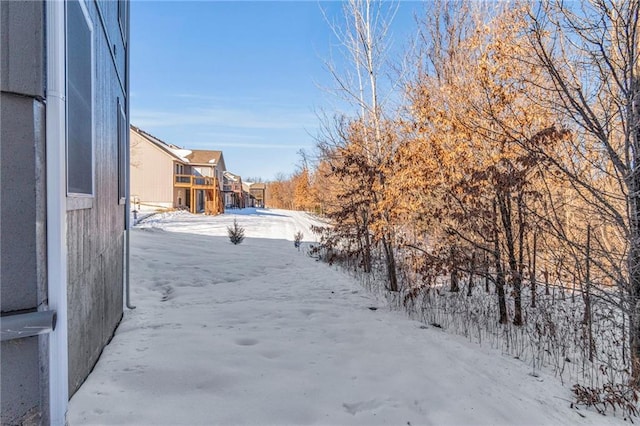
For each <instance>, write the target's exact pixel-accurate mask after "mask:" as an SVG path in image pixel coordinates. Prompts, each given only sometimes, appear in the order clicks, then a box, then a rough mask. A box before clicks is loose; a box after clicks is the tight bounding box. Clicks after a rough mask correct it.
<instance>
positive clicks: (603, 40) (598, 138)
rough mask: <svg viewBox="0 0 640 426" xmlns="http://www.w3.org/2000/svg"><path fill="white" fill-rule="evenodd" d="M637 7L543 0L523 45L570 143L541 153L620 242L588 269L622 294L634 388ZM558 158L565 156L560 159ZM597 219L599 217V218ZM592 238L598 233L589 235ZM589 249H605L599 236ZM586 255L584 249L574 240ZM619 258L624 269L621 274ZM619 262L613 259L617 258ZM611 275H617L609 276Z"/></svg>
mask: <svg viewBox="0 0 640 426" xmlns="http://www.w3.org/2000/svg"><path fill="white" fill-rule="evenodd" d="M639 14H640V2H639V1H638V0H597V1H596V0H593V1H585V2H579V3H578V2H576V3H574V2H563V1H560V0H546V1H542V2H540V3H537V4H536V5H532V6H531V9H530V10H529V23H530V28H529V31H528V33H527V35H528V40H529V42H530V45H531V47H532V49H533V57H528V58H520V59H521V60H522V61H525V62H528V63H530V64H531V65H532V66H536V67H541V68H542V69H543V70H544V71H545V73H546V76H547V80H546V81H547V82H548V83H547V84H543V85H542V86H541V87H542V88H543V89H544V90H545V91H546V92H547V93H548V96H547V97H546V98H545V99H544V102H546V104H547V106H548V107H549V108H551V109H553V110H555V111H557V112H559V113H561V114H562V115H563V116H564V118H565V120H564V123H563V124H564V125H565V126H566V127H568V128H569V129H570V130H571V131H572V133H573V137H572V138H569V139H567V140H566V144H564V145H563V146H562V148H563V152H562V153H560V152H558V151H556V152H547V151H544V150H540V149H539V148H537V147H531V149H535V150H538V152H539V154H544V155H546V158H547V159H548V160H549V161H550V162H551V163H552V164H553V166H554V167H555V168H556V169H557V170H558V171H560V172H561V173H563V174H564V175H565V176H566V177H567V178H568V179H569V181H570V182H571V184H572V186H573V187H574V190H575V191H576V192H577V193H578V194H579V195H580V197H581V198H582V199H583V200H585V202H587V203H588V204H590V205H593V206H594V209H593V210H594V212H595V213H596V215H597V216H599V217H601V218H602V220H603V222H604V223H608V224H609V225H610V226H613V227H614V228H617V231H615V232H617V233H618V234H619V235H621V236H622V237H623V239H624V240H625V244H624V245H623V246H624V247H623V248H622V250H620V249H618V250H609V251H608V253H609V259H608V260H607V259H604V261H603V262H602V263H598V262H596V261H595V260H594V261H593V265H591V266H590V268H591V269H593V270H595V269H596V268H599V269H600V270H601V271H602V273H603V274H608V275H609V276H611V277H612V278H614V277H615V282H616V283H617V285H618V286H620V288H621V289H622V290H623V294H625V295H626V298H625V300H623V301H622V304H621V306H622V307H623V308H624V309H625V311H626V313H627V315H628V317H629V323H630V333H629V345H630V349H631V361H632V362H631V364H632V374H631V384H632V385H634V386H636V387H637V386H639V385H640V79H639V78H640V64H639V57H640V18H639ZM560 154H562V155H560ZM597 216H596V217H597ZM594 231H595V230H594ZM590 237H591V238H590V244H591V245H593V246H594V247H595V246H596V245H603V246H605V245H606V244H607V242H606V239H603V238H599V235H598V232H593V234H592V235H590ZM573 244H574V246H575V247H579V248H581V250H582V251H586V249H587V247H589V246H588V245H585V242H583V241H576V240H573ZM616 253H621V254H622V255H623V256H624V257H626V263H625V264H624V266H623V268H622V269H620V267H619V264H620V258H619V257H618V256H615V254H616ZM616 257H617V259H616ZM611 270H614V271H615V270H619V273H618V274H613V273H612V272H610V271H611Z"/></svg>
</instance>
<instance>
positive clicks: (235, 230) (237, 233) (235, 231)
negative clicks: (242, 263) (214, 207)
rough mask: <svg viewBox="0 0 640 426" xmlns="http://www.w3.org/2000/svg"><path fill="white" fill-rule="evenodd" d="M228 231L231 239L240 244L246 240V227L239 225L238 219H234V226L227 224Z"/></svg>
mask: <svg viewBox="0 0 640 426" xmlns="http://www.w3.org/2000/svg"><path fill="white" fill-rule="evenodd" d="M227 233H228V234H229V240H230V241H231V242H232V243H233V244H235V245H238V244H240V243H241V242H242V240H244V228H243V227H242V226H240V225H238V221H237V220H235V219H233V226H227Z"/></svg>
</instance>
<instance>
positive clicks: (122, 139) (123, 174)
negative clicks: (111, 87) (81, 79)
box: [118, 99, 129, 204]
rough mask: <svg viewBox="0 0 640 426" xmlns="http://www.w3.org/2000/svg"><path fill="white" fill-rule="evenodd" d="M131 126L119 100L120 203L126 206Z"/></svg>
mask: <svg viewBox="0 0 640 426" xmlns="http://www.w3.org/2000/svg"><path fill="white" fill-rule="evenodd" d="M128 129H129V125H128V123H127V116H126V114H125V113H124V107H123V106H122V104H121V103H120V99H118V203H119V204H124V203H125V202H126V201H127V165H128V161H127V154H128V149H127V146H128V144H127V136H128V135H129V132H128Z"/></svg>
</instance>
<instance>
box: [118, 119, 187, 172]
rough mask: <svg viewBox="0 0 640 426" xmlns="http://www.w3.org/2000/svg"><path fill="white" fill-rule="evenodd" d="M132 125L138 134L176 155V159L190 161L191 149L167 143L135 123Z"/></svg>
mask: <svg viewBox="0 0 640 426" xmlns="http://www.w3.org/2000/svg"><path fill="white" fill-rule="evenodd" d="M130 127H131V130H133V131H134V132H136V133H137V134H139V135H140V136H142V137H143V138H145V139H146V140H148V141H149V142H151V143H153V144H154V145H155V146H157V147H158V148H160V149H161V150H163V151H164V152H166V153H167V154H169V155H170V156H172V157H174V158H175V159H176V160H179V161H182V162H183V163H188V162H189V160H188V159H187V157H188V156H189V155H190V154H191V152H192V151H191V150H189V149H183V148H180V147H179V146H176V145H173V144H170V143H166V142H165V141H163V140H161V139H159V138H157V137H155V136H153V135H152V134H150V133H147V132H145V131H144V130H142V129H140V128H139V127H136V126H134V125H131V126H130Z"/></svg>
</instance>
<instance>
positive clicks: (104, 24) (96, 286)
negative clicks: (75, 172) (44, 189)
mask: <svg viewBox="0 0 640 426" xmlns="http://www.w3.org/2000/svg"><path fill="white" fill-rule="evenodd" d="M85 5H86V6H87V9H88V11H89V15H90V18H91V21H92V23H93V27H94V31H93V38H94V40H93V42H94V49H95V63H94V66H95V71H94V72H95V73H96V74H95V75H96V79H95V81H94V103H95V109H94V132H95V137H94V156H95V162H94V170H95V172H94V184H95V185H94V186H95V193H94V197H93V200H92V203H91V206H90V207H89V208H81V209H75V210H69V208H68V211H67V250H68V259H67V262H68V266H67V267H68V290H67V291H68V293H67V295H68V296H67V297H68V339H69V343H68V345H69V396H70V397H71V396H72V395H73V394H74V393H75V392H76V390H77V389H78V388H79V386H80V385H81V384H82V382H83V381H84V380H85V378H86V377H87V375H88V374H89V373H90V372H91V369H92V368H93V366H94V365H95V363H96V361H97V360H98V357H99V356H100V353H101V352H102V349H103V347H104V346H105V345H106V344H107V343H108V342H109V340H110V339H111V337H112V336H113V332H114V331H115V328H116V327H117V325H118V323H119V321H120V319H121V318H122V311H123V308H122V307H123V300H122V290H123V276H124V225H125V221H124V219H125V205H124V204H120V200H119V194H118V113H119V111H118V101H120V103H122V104H123V105H126V98H125V90H126V89H125V81H126V69H125V64H126V52H127V51H126V47H125V41H124V35H123V34H122V32H121V30H120V24H119V20H118V2H114V1H98V2H93V1H91V2H85ZM68 201H69V200H68ZM67 206H69V202H68V204H67Z"/></svg>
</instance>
